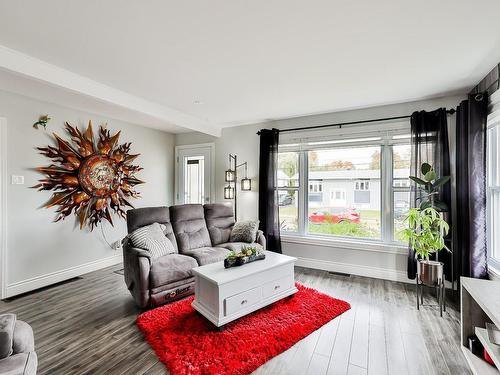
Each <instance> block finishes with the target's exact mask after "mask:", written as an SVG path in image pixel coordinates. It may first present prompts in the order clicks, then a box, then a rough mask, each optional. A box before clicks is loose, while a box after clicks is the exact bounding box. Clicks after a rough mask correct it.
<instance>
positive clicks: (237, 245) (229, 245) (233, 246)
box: [219, 242, 264, 253]
mask: <svg viewBox="0 0 500 375" xmlns="http://www.w3.org/2000/svg"><path fill="white" fill-rule="evenodd" d="M244 246H246V247H256V248H257V249H259V250H264V248H263V247H262V245H260V244H258V243H256V242H252V243H247V242H226V243H221V244H220V245H219V247H223V248H225V249H228V250H230V251H234V252H235V253H239V252H240V251H241V249H242V248H243V247H244Z"/></svg>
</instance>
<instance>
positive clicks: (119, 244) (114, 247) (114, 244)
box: [111, 241, 122, 250]
mask: <svg viewBox="0 0 500 375" xmlns="http://www.w3.org/2000/svg"><path fill="white" fill-rule="evenodd" d="M111 247H112V248H113V250H118V249H119V248H120V247H122V243H121V241H115V242H113V243H112V244H111Z"/></svg>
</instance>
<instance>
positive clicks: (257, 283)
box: [193, 251, 297, 327]
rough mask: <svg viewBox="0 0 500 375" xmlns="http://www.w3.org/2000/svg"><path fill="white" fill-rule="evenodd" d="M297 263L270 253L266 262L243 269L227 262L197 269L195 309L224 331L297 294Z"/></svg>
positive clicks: (291, 258)
mask: <svg viewBox="0 0 500 375" xmlns="http://www.w3.org/2000/svg"><path fill="white" fill-rule="evenodd" d="M296 260H297V259H296V258H293V257H290V256H287V255H283V254H277V253H273V252H270V251H266V259H264V260H258V261H255V262H253V263H249V264H245V265H243V266H240V267H234V268H228V269H225V268H224V264H223V262H217V263H213V264H207V265H205V266H201V267H196V268H194V269H193V273H194V276H195V300H194V301H193V308H194V309H195V310H197V311H198V312H200V313H201V314H202V315H203V316H205V317H206V318H207V319H208V320H210V321H211V322H212V323H213V324H215V325H216V326H218V327H220V326H222V325H224V324H226V323H229V322H231V321H233V320H235V319H237V318H240V317H242V316H244V315H246V314H249V313H251V312H253V311H255V310H258V309H260V308H262V307H264V306H267V305H269V304H271V303H273V302H276V301H278V300H280V299H282V298H284V297H287V296H290V295H292V294H294V293H295V292H297V288H296V287H295V275H294V265H295V261H296Z"/></svg>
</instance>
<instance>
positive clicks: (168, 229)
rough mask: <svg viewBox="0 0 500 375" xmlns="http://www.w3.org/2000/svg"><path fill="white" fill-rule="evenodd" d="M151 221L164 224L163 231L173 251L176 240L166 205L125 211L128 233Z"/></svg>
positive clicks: (175, 246)
mask: <svg viewBox="0 0 500 375" xmlns="http://www.w3.org/2000/svg"><path fill="white" fill-rule="evenodd" d="M153 223H159V224H163V225H165V230H164V233H165V235H166V236H167V238H168V239H169V240H170V242H171V243H172V245H173V246H174V249H175V251H177V240H176V239H175V235H174V230H173V228H172V224H171V223H170V210H169V208H168V207H143V208H136V209H133V210H128V211H127V229H128V233H132V232H133V231H135V230H136V229H139V228H141V227H144V226H146V225H150V224H153Z"/></svg>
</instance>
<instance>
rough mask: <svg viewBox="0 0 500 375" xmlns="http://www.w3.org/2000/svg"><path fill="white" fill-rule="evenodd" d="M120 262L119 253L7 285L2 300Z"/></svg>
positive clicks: (120, 256) (121, 256)
mask: <svg viewBox="0 0 500 375" xmlns="http://www.w3.org/2000/svg"><path fill="white" fill-rule="evenodd" d="M122 261H123V255H122V254H121V252H120V253H119V254H115V255H112V256H109V257H107V258H102V259H98V260H94V261H92V262H88V263H84V264H81V265H78V266H74V267H70V268H67V269H63V270H59V271H56V272H51V273H47V274H45V275H40V276H36V277H32V278H30V279H26V280H22V281H18V282H15V283H12V284H8V285H7V287H6V295H5V296H4V297H3V298H10V297H14V296H16V295H18V294H22V293H26V292H30V291H33V290H35V289H39V288H43V287H45V286H48V285H52V284H55V283H59V282H61V281H65V280H68V279H71V278H73V277H77V276H81V275H83V274H86V273H89V272H92V271H97V270H100V269H102V268H106V267H110V266H114V265H116V264H119V263H121V262H122Z"/></svg>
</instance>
